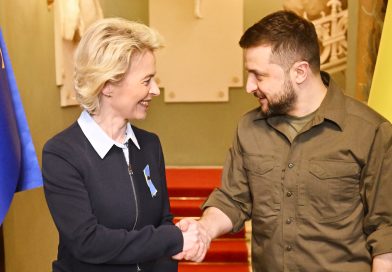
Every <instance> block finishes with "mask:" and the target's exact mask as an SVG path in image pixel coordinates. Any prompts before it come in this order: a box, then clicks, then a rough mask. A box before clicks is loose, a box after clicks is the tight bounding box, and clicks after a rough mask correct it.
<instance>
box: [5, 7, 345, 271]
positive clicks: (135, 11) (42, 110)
mask: <svg viewBox="0 0 392 272" xmlns="http://www.w3.org/2000/svg"><path fill="white" fill-rule="evenodd" d="M352 2H353V1H352ZM101 3H102V7H103V10H104V14H105V16H121V17H125V18H128V19H133V20H138V21H141V22H145V23H148V1H146V0H132V1H129V0H116V1H113V0H101ZM281 5H282V1H281V0H278V1H260V0H244V13H245V14H244V27H245V28H247V27H249V26H250V25H252V24H253V23H254V22H255V21H256V20H258V19H260V18H261V17H262V16H264V15H265V14H267V13H269V12H272V11H275V10H277V9H279V8H280V7H281ZM0 25H1V27H2V31H3V35H4V37H5V41H6V43H7V47H8V51H9V54H10V58H11V61H12V65H13V68H14V72H15V76H16V80H17V82H18V86H19V91H20V94H21V98H22V101H23V104H24V109H25V112H26V115H27V120H28V123H29V125H30V130H31V134H32V137H33V141H34V144H35V147H36V150H37V154H38V157H39V161H41V150H42V147H43V145H44V143H45V142H46V141H47V139H48V138H49V137H51V136H52V135H53V134H55V133H57V132H58V131H60V130H62V129H64V128H65V127H66V126H68V125H69V124H70V123H71V122H73V121H74V120H75V119H76V118H77V116H78V115H79V112H80V109H79V108H78V107H70V108H60V107H59V103H60V96H59V92H58V88H57V87H56V85H55V73H54V44H53V43H54V37H53V12H52V11H51V10H48V8H47V6H46V1H45V0H29V1H25V0H0ZM176 61H181V60H176ZM179 76H181V75H179ZM206 80H208V79H206ZM255 106H257V104H256V102H255V101H254V99H253V97H252V96H250V95H247V94H246V93H245V92H244V91H243V90H242V89H241V88H233V89H231V90H230V102H228V103H188V104H187V103H178V104H166V103H164V102H163V96H160V97H159V98H157V99H155V100H154V101H153V103H152V107H151V109H150V112H149V116H148V118H147V120H145V121H143V122H135V124H136V125H137V126H139V127H142V128H145V129H148V130H150V131H154V132H156V133H157V134H158V135H159V136H160V138H161V141H162V144H163V148H164V152H165V157H166V163H167V164H168V165H221V164H222V163H223V161H224V157H225V154H226V150H227V148H228V147H229V145H230V143H231V140H232V136H233V133H234V129H235V126H236V122H237V120H238V119H239V117H240V116H241V114H243V113H244V112H245V111H247V110H248V109H250V108H253V107H255ZM4 243H5V255H6V256H5V261H6V271H7V272H31V271H40V272H41V271H42V272H46V271H51V270H50V267H51V260H53V259H54V258H55V254H56V246H57V232H56V230H55V228H54V225H53V223H52V221H51V218H50V215H49V213H48V210H47V208H46V204H45V201H44V196H43V192H42V189H35V190H31V191H27V192H22V193H18V194H16V196H15V198H14V201H13V204H12V207H11V209H10V212H9V214H8V215H7V218H6V220H5V222H4Z"/></svg>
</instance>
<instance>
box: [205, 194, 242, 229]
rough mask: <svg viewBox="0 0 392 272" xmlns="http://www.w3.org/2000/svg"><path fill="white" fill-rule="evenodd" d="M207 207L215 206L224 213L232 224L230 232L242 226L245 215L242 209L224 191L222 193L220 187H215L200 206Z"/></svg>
mask: <svg viewBox="0 0 392 272" xmlns="http://www.w3.org/2000/svg"><path fill="white" fill-rule="evenodd" d="M208 207H215V208H218V209H219V210H221V211H222V212H223V213H224V214H226V215H227V216H228V217H229V218H230V220H231V222H232V224H233V229H232V230H231V231H232V232H238V231H240V230H241V229H242V228H243V227H244V223H245V220H247V219H248V218H246V216H245V215H244V213H242V211H241V210H240V209H239V208H237V207H236V206H235V205H234V204H233V203H232V202H231V201H230V199H229V198H228V197H227V195H226V194H225V193H223V192H222V191H221V190H220V189H215V190H214V191H213V192H212V193H211V195H210V196H209V197H208V199H207V200H206V201H205V202H204V203H203V205H202V206H201V209H202V210H205V209H207V208H208Z"/></svg>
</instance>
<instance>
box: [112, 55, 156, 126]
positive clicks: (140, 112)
mask: <svg viewBox="0 0 392 272" xmlns="http://www.w3.org/2000/svg"><path fill="white" fill-rule="evenodd" d="M154 75H155V56H154V53H153V52H151V51H150V50H146V51H143V52H141V53H136V54H135V55H134V56H133V57H132V60H131V66H130V68H129V69H128V72H127V74H126V75H125V78H124V79H123V80H122V81H120V82H119V83H118V84H111V85H110V91H111V99H110V104H111V106H112V109H113V110H114V111H115V113H116V114H118V115H119V116H121V117H122V118H124V119H128V120H140V119H144V118H146V115H147V109H148V106H149V104H150V102H151V99H152V97H153V96H157V95H159V94H160V90H159V88H158V85H157V83H156V82H155V80H154Z"/></svg>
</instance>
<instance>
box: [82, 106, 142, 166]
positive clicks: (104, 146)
mask: <svg viewBox="0 0 392 272" xmlns="http://www.w3.org/2000/svg"><path fill="white" fill-rule="evenodd" d="M78 124H79V126H80V128H81V129H82V131H83V134H84V135H85V136H86V138H87V139H88V141H89V142H90V143H91V145H92V146H93V148H94V149H95V151H96V152H97V153H98V155H99V156H100V157H101V159H103V158H104V157H105V156H106V154H107V153H108V152H109V150H110V149H111V148H112V146H113V145H116V146H118V147H120V148H126V146H125V145H124V144H120V143H117V142H116V141H114V140H113V139H112V138H110V137H109V136H108V135H107V134H106V133H105V131H103V129H102V128H101V127H100V126H99V125H98V124H97V123H96V122H95V120H94V119H93V118H92V117H91V115H90V114H89V113H88V112H87V111H85V110H84V111H83V112H82V113H81V114H80V117H79V118H78ZM126 133H127V135H126V138H125V140H126V142H128V140H129V139H131V140H132V142H133V143H134V144H135V146H136V147H137V148H138V149H140V146H139V143H138V141H137V139H136V135H135V133H134V131H133V129H132V126H131V124H130V123H127V128H126Z"/></svg>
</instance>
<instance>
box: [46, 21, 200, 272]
mask: <svg viewBox="0 0 392 272" xmlns="http://www.w3.org/2000/svg"><path fill="white" fill-rule="evenodd" d="M159 47H161V40H160V37H159V35H158V33H156V32H155V31H154V30H152V29H150V28H149V27H147V26H145V25H143V24H139V23H135V22H130V21H127V20H124V19H119V18H111V19H103V20H100V21H98V22H97V23H95V24H94V25H92V26H91V27H90V28H89V29H88V30H87V32H86V33H85V35H84V36H83V38H82V39H81V41H80V44H79V46H78V48H77V50H76V54H75V75H74V81H75V90H76V94H77V98H78V100H79V102H80V104H81V106H82V107H83V109H84V110H83V112H82V113H81V115H80V117H79V119H78V120H77V121H76V122H75V123H73V124H72V125H71V126H70V127H69V128H67V129H65V130H64V131H62V132H61V133H59V134H58V135H56V136H55V137H53V138H52V139H50V140H49V141H48V142H47V143H46V145H45V147H44V149H43V159H42V168H43V176H44V190H45V196H46V200H47V203H48V206H49V209H50V212H51V214H52V217H53V219H54V222H55V224H56V227H57V229H58V231H59V237H60V241H59V247H58V257H57V260H56V261H54V262H53V271H55V272H57V271H62V272H63V271H67V272H68V271H69V272H71V271H72V272H89V271H91V272H100V271H108V272H117V271H118V272H120V271H127V272H131V271H160V272H163V271H177V263H176V262H175V261H173V260H172V258H171V256H173V255H176V254H178V253H180V252H181V251H183V250H187V249H188V250H189V249H195V248H196V249H197V248H200V249H201V247H202V246H203V244H202V243H201V242H200V241H199V238H198V237H199V233H198V231H197V230H196V229H192V230H190V231H187V232H184V233H182V232H181V230H180V229H179V228H177V227H176V226H174V225H173V223H172V215H171V214H170V206H169V199H168V194H167V188H166V179H165V164H164V159H163V154H162V149H161V145H160V142H159V139H158V137H157V136H156V135H155V134H152V133H150V132H147V131H144V130H141V129H138V128H136V127H134V126H132V125H131V124H130V123H129V121H132V120H139V119H144V118H145V117H146V114H147V110H148V107H149V105H150V102H151V100H152V99H153V98H154V97H155V96H157V95H159V88H158V86H157V84H156V82H155V80H154V75H155V57H154V50H156V49H158V48H159Z"/></svg>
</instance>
